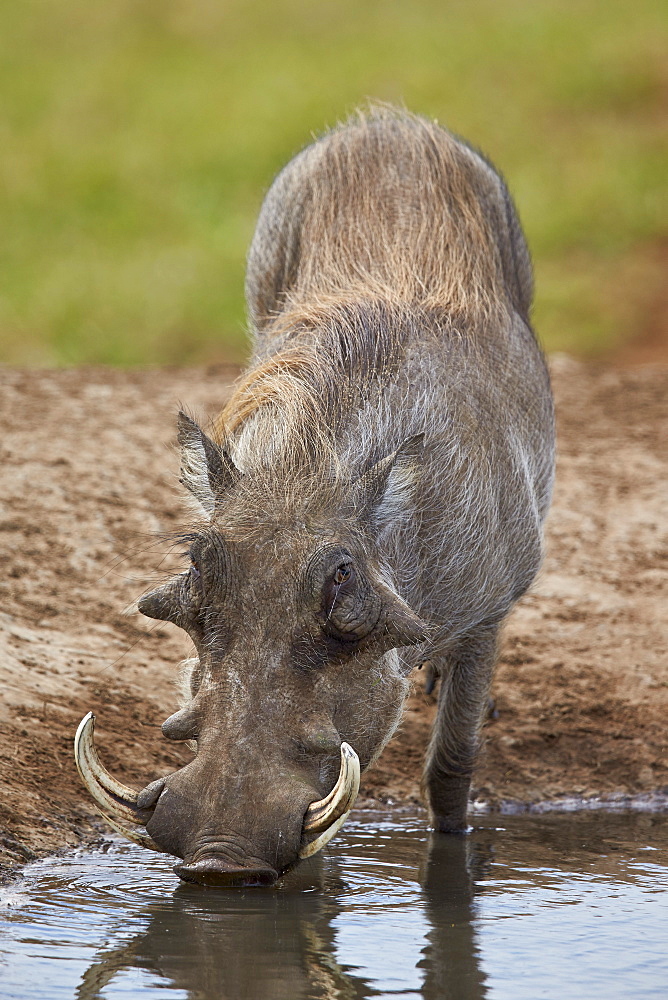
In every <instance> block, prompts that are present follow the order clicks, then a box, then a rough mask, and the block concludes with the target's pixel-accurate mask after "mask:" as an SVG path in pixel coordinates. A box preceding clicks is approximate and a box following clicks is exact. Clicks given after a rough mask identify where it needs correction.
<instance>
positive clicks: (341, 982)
mask: <svg viewBox="0 0 668 1000" xmlns="http://www.w3.org/2000/svg"><path fill="white" fill-rule="evenodd" d="M425 836H426V835H425ZM404 840H405V841H406V843H404V842H403V841H404ZM364 846H365V847H368V846H369V845H368V844H367V843H366V842H365V845H364ZM423 846H424V847H425V853H424V856H423V858H422V861H421V864H420V867H419V869H417V868H416V867H415V866H416V863H417V862H419V860H420V859H419V857H416V853H415V848H416V843H415V836H414V835H413V836H411V837H410V838H409V837H405V836H404V837H402V834H401V832H399V831H395V833H394V836H393V837H392V839H391V851H390V853H391V858H388V859H387V860H385V853H386V850H384V849H383V848H386V847H387V845H386V844H383V843H382V842H381V843H380V844H379V845H377V850H376V851H375V852H372V853H375V854H376V858H375V864H374V865H373V868H372V871H371V872H370V873H368V874H370V875H371V876H373V872H374V871H375V873H376V875H377V877H378V879H379V882H380V884H381V890H382V885H383V883H385V882H386V880H387V879H388V878H389V879H390V880H392V879H393V878H396V871H397V870H398V871H399V872H400V878H401V881H402V883H404V882H405V880H406V875H407V873H408V874H409V875H410V876H411V879H410V881H411V884H412V886H413V893H414V900H412V901H411V900H408V901H407V900H405V899H403V900H399V902H398V906H400V907H401V906H403V905H404V904H405V903H406V902H407V903H408V907H409V908H411V905H412V907H413V909H415V910H417V909H419V911H421V913H422V914H425V915H426V917H427V921H428V924H427V925H426V926H425V927H424V928H423V929H422V930H420V928H421V924H420V921H419V920H415V919H414V923H415V925H416V926H417V928H418V933H417V934H416V935H415V941H414V946H413V953H412V954H411V955H405V956H402V957H403V958H404V960H405V959H408V962H407V963H406V964H407V975H408V976H410V975H411V970H412V976H413V987H414V988H413V990H411V989H406V985H407V984H406V982H404V983H403V984H396V985H397V987H401V988H397V989H396V992H397V993H401V995H402V996H403V997H410V996H414V997H424V1000H449V998H453V1000H454V998H457V1000H483V998H484V997H485V996H486V989H485V975H484V973H483V972H482V970H481V968H480V961H479V959H480V953H479V947H478V944H477V942H476V932H475V929H474V918H475V904H474V896H475V885H476V879H479V878H480V877H481V875H482V874H483V873H484V869H485V864H486V861H487V860H488V858H489V857H490V852H491V847H490V845H489V844H487V843H486V842H485V841H484V840H483V841H482V842H481V840H480V838H470V837H443V836H438V835H431V836H429V837H428V839H427V840H426V844H423ZM407 851H410V864H411V865H412V866H413V867H412V870H408V872H407V869H409V868H410V866H409V865H408V864H407V863H406V862H407V861H408V860H409V859H408V858H407V857H406V852H407ZM361 891H362V890H360V889H359V887H356V886H354V885H350V884H349V882H347V881H346V879H345V877H344V874H343V869H342V866H341V864H340V862H339V861H338V859H337V858H336V857H329V858H328V859H327V861H326V862H325V864H324V865H323V863H322V862H321V861H320V862H315V861H314V862H312V863H311V865H310V866H309V867H308V868H303V869H300V870H299V872H298V873H295V874H293V876H292V877H291V879H289V880H288V882H287V883H286V885H284V887H283V888H282V889H280V890H278V891H277V890H245V891H244V890H241V891H240V890H235V891H234V892H232V891H228V892H220V891H206V890H202V889H201V888H196V887H192V886H180V887H179V888H177V889H176V890H175V891H174V893H173V896H172V898H171V900H169V901H164V902H160V903H156V904H153V905H150V906H148V907H147V908H146V909H145V910H144V911H142V913H141V917H142V923H144V922H145V929H144V930H143V931H142V932H141V933H138V934H136V935H135V936H134V937H133V938H132V939H131V940H129V941H127V942H126V943H124V944H123V945H121V946H118V947H111V948H108V949H105V950H102V951H100V952H98V954H97V956H96V960H95V961H94V962H93V964H92V965H91V966H90V967H89V969H88V970H87V971H86V973H85V975H84V976H83V979H82V981H81V983H80V985H79V988H78V991H77V994H76V996H77V1000H97V998H99V997H100V995H101V992H102V990H103V989H104V988H105V986H107V985H108V984H109V983H110V982H111V980H113V978H114V977H115V976H116V974H117V973H118V972H119V971H120V970H121V969H123V968H129V967H134V968H140V969H143V970H146V971H149V972H151V973H153V974H157V975H158V976H159V977H160V978H161V979H162V980H163V982H164V981H165V980H166V981H167V983H169V984H170V985H172V986H173V987H175V988H177V989H179V990H182V991H183V993H184V994H185V995H186V996H187V997H188V998H189V1000H208V998H216V1000H241V998H244V997H249V998H251V997H252V998H253V1000H265V998H266V1000H366V998H371V997H377V996H380V995H383V996H387V995H391V994H392V993H394V992H395V989H392V988H390V989H389V993H388V992H385V991H383V992H382V994H381V991H380V990H379V989H378V985H379V984H378V980H377V978H376V977H374V979H373V985H372V983H371V982H369V981H368V978H366V977H365V976H364V975H363V972H362V971H361V970H360V968H359V963H356V962H355V961H354V960H351V962H350V964H349V965H342V964H340V963H341V962H342V960H344V959H345V958H346V957H349V956H345V955H344V954H342V949H341V947H340V946H338V942H337V924H340V922H341V918H342V917H343V918H345V917H346V916H349V915H350V912H351V910H354V908H355V900H356V895H357V893H358V892H361ZM385 891H386V892H387V889H386V890H385ZM363 895H365V897H366V896H368V892H364V893H363ZM376 903H377V906H378V909H379V911H380V918H379V919H383V912H386V911H385V908H386V907H388V906H389V907H391V906H392V905H393V901H392V900H391V899H382V898H380V897H377V899H376ZM369 909H371V910H373V906H371V907H369V906H368V898H367V899H366V900H365V907H364V910H365V913H364V919H363V920H362V921H360V928H361V929H362V930H361V933H362V934H363V933H364V930H363V929H364V927H367V929H370V927H371V924H372V922H373V919H374V917H373V913H369V912H368V911H369ZM138 916H139V915H138ZM425 931H426V933H425ZM385 947H386V949H391V948H392V942H391V941H388V942H386V945H385ZM359 950H361V951H362V952H363V951H364V944H363V941H360V942H359V946H358V951H359ZM371 950H372V949H371ZM386 954H387V953H386ZM369 957H370V961H372V962H373V961H375V962H376V963H377V964H378V963H379V962H381V963H382V962H383V956H382V954H381V955H380V956H378V955H376V956H369ZM165 985H166V984H165Z"/></svg>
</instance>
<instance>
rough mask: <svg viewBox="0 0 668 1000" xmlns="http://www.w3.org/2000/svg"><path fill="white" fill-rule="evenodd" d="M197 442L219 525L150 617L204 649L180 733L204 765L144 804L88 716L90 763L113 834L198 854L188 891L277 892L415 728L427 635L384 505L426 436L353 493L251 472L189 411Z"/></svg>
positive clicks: (191, 856)
mask: <svg viewBox="0 0 668 1000" xmlns="http://www.w3.org/2000/svg"><path fill="white" fill-rule="evenodd" d="M179 440H180V443H181V446H182V452H183V464H182V478H183V481H184V483H185V484H186V486H187V487H188V488H189V489H190V491H191V492H192V493H193V494H194V496H195V497H196V499H197V500H198V501H199V503H200V505H201V506H202V507H203V509H204V511H205V513H206V515H207V519H206V521H205V522H204V523H203V525H202V526H201V527H199V528H198V529H196V530H194V531H193V532H192V533H191V534H189V535H188V536H185V537H186V538H187V541H188V544H189V555H190V564H189V566H188V568H187V569H186V570H185V572H183V573H181V574H180V575H179V576H177V577H176V578H175V579H173V580H172V581H170V582H169V583H167V584H166V585H165V586H162V587H160V588H159V589H157V590H154V591H152V592H151V593H149V594H147V595H146V596H145V597H143V598H142V599H141V600H140V602H139V609H140V611H141V612H142V613H143V614H145V615H148V616H149V617H150V618H156V619H160V620H164V621H170V622H173V623H174V624H175V625H178V626H179V627H180V628H183V629H184V630H185V631H186V632H187V633H188V635H189V636H190V637H191V639H192V641H193V643H194V645H195V647H196V651H197V660H196V665H195V666H194V668H193V669H192V674H191V678H190V700H189V701H188V703H187V704H186V705H185V707H184V708H182V709H181V710H180V711H179V712H177V713H176V714H175V715H172V716H171V717H170V718H169V719H167V721H166V722H165V723H164V724H163V727H162V729H163V733H164V735H165V736H166V737H168V738H169V739H173V740H192V741H195V743H196V746H197V755H196V757H195V758H194V760H193V761H192V762H191V763H189V764H187V765H186V766H185V767H183V768H181V769H180V770H178V771H176V772H175V773H173V774H171V775H169V776H168V777H167V778H161V779H159V780H158V781H155V782H153V783H152V784H150V785H148V787H147V788H145V789H144V790H143V791H142V792H140V793H139V795H137V793H136V792H132V790H131V789H128V788H126V787H125V786H123V785H120V784H119V783H118V782H116V781H115V779H113V778H112V777H111V775H109V774H108V773H107V772H106V771H105V770H104V768H102V766H101V765H100V762H99V760H98V758H97V754H96V752H95V749H94V746H93V741H92V723H93V720H92V717H87V718H86V719H85V720H84V721H83V722H82V725H81V726H80V729H79V734H78V737H77V759H78V764H79V768H80V771H81V774H82V777H83V778H84V781H85V782H86V784H87V786H88V788H89V790H90V791H91V793H92V794H93V796H94V797H95V798H96V800H97V802H98V805H99V806H100V808H101V811H102V812H103V814H104V815H105V816H106V817H107V818H108V819H109V821H110V822H111V823H112V825H114V826H115V827H116V828H117V829H118V830H120V831H121V832H122V833H124V834H125V835H126V836H128V837H130V839H132V840H135V841H137V842H139V843H142V844H144V845H145V846H148V847H152V848H154V849H158V850H161V851H166V852H169V853H171V854H174V855H176V856H177V857H179V858H182V859H183V862H182V864H181V865H180V866H178V867H177V869H176V871H177V872H178V874H179V875H180V876H181V877H182V878H183V879H186V880H188V881H197V882H202V883H207V884H222V885H257V884H271V883H273V882H274V881H275V880H276V879H277V878H278V876H279V875H280V874H281V873H282V872H284V871H286V870H287V869H289V868H290V867H291V866H292V865H294V864H295V863H296V862H297V860H298V858H300V857H307V856H308V855H310V854H313V853H315V852H316V851H317V850H319V849H320V847H322V846H323V845H324V844H325V843H326V842H327V841H328V840H329V839H330V837H331V836H333V835H334V833H335V832H336V831H337V830H338V828H339V827H340V825H341V824H342V822H343V820H344V819H345V816H346V815H347V813H348V811H349V810H350V808H351V806H352V803H353V801H354V799H355V796H356V794H357V790H358V787H359V773H360V767H361V768H362V769H363V768H365V767H367V766H368V764H369V763H370V762H371V761H372V760H373V759H374V758H375V757H376V756H377V754H378V753H379V752H380V750H381V749H382V747H383V746H384V744H385V743H386V742H387V740H388V738H389V737H390V735H391V734H392V732H393V731H394V729H395V727H396V724H397V721H398V717H399V713H400V710H401V706H402V703H403V700H404V696H405V691H406V680H405V674H406V672H407V669H408V668H407V665H406V664H405V663H404V662H403V661H402V659H401V658H400V656H399V654H398V653H397V652H396V650H397V648H398V647H402V646H410V645H414V644H417V643H420V642H423V641H424V640H425V639H426V637H427V628H426V626H425V624H424V623H423V622H422V621H421V620H420V619H419V618H418V617H417V616H416V615H415V614H414V613H413V612H412V611H411V609H410V608H409V607H408V605H407V604H406V603H405V602H404V601H403V600H402V599H401V597H399V595H398V594H397V593H396V591H395V590H394V588H393V585H392V581H391V577H390V574H389V573H388V571H387V568H386V567H385V566H384V565H383V561H382V558H381V556H380V546H379V544H378V532H379V527H378V525H379V518H381V517H382V510H383V505H384V504H385V505H387V504H388V503H389V504H391V503H392V502H395V503H396V493H397V490H398V489H400V488H407V487H406V484H407V482H408V480H409V479H410V476H408V475H407V470H408V469H409V468H410V467H412V465H413V464H414V458H415V451H416V449H419V448H420V447H421V442H420V441H419V440H415V439H414V440H412V441H409V442H408V443H407V444H406V446H404V447H403V448H400V449H399V450H398V451H397V452H395V453H393V454H392V455H389V456H387V457H385V458H383V459H381V460H380V461H378V462H376V463H375V464H373V465H372V466H371V468H369V469H367V470H366V471H365V472H362V473H361V474H359V475H358V476H357V478H356V479H352V480H351V481H348V482H347V483H345V484H344V485H343V486H342V484H341V482H339V481H337V477H335V476H334V477H330V478H331V482H330V483H329V485H328V484H327V482H326V480H324V479H322V477H321V479H320V481H319V485H318V488H317V489H315V488H311V489H307V488H306V487H305V486H304V482H303V481H302V482H301V483H296V482H295V481H292V482H286V481H281V482H278V481H276V476H275V475H273V476H272V474H270V472H269V471H268V470H267V472H266V474H264V475H262V474H260V473H259V472H257V470H254V471H253V472H249V473H248V474H243V473H242V472H240V471H239V469H237V467H236V466H235V465H234V463H233V461H232V459H231V458H230V456H229V455H228V453H227V452H226V451H225V449H224V448H222V447H219V446H218V445H216V444H214V443H213V441H211V440H210V439H209V438H208V437H207V436H206V435H204V433H203V432H202V431H201V430H200V429H199V427H198V426H197V425H196V424H195V423H194V422H193V421H191V420H190V419H189V418H188V417H186V416H185V415H183V414H181V415H180V418H179ZM402 484H403V486H402ZM311 485H312V486H313V484H311ZM390 494H392V495H390ZM305 498H306V499H305ZM144 829H145V831H146V832H144Z"/></svg>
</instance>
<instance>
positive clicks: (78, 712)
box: [0, 357, 668, 873]
mask: <svg viewBox="0 0 668 1000" xmlns="http://www.w3.org/2000/svg"><path fill="white" fill-rule="evenodd" d="M666 360H667V359H665V358H659V359H657V358H656V357H654V358H652V359H650V361H651V362H652V363H650V364H648V365H644V366H642V367H631V366H629V365H628V363H627V361H626V360H625V361H624V363H623V364H622V363H618V364H616V365H615V364H608V365H606V366H601V365H598V366H594V365H587V364H585V363H582V362H576V361H574V360H571V359H569V358H566V357H557V358H553V359H552V371H553V380H554V389H555V394H556V399H557V409H558V420H559V466H558V476H557V486H556V493H555V498H554V505H553V509H552V513H551V515H550V519H549V523H548V530H547V557H546V560H545V565H544V569H543V571H542V573H541V575H540V578H539V579H538V581H537V583H536V585H535V586H534V588H533V590H532V591H531V593H530V594H529V595H527V596H526V597H525V598H524V599H523V600H522V601H521V602H520V604H519V605H518V607H517V609H516V610H515V612H514V613H513V615H512V616H511V618H510V620H509V622H508V625H507V627H506V630H505V637H504V642H503V646H502V652H501V657H500V663H499V667H498V671H497V675H496V680H495V685H494V697H495V702H496V711H495V713H494V716H495V717H493V718H490V720H489V723H488V725H487V729H486V746H485V750H484V752H483V754H482V757H481V760H480V766H479V769H478V772H477V775H476V779H475V792H474V798H475V799H477V800H478V801H479V802H485V803H488V804H489V805H490V806H491V807H496V808H498V807H500V806H503V805H504V804H507V803H539V802H543V801H553V800H559V799H563V798H564V797H582V798H588V797H592V796H603V797H606V798H613V799H615V798H616V799H620V798H624V797H626V796H637V795H640V794H643V793H645V794H649V793H652V792H654V791H656V790H663V791H664V792H665V791H668V756H667V754H666V743H667V741H668V728H667V726H666V718H667V717H668V673H667V672H666V662H667V658H666V653H667V643H668V620H667V611H668V600H667V595H666V579H667V573H666V569H667V556H668V525H667V518H666V508H667V506H668V505H667V501H668V495H667V492H668V489H667V486H666V483H667V478H666V467H667V461H666V460H667V457H668V454H667V453H668V364H667V363H666ZM234 375H235V371H234V370H233V369H230V368H228V367H225V366H218V367H213V368H208V369H189V370H176V369H173V370H171V369H170V370H164V369H163V370H155V371H117V370H108V369H78V370H72V371H25V370H16V369H10V368H4V369H0V386H1V388H0V425H1V434H2V436H1V438H0V449H1V456H2V458H1V461H2V485H1V500H0V554H1V558H2V568H3V572H2V574H0V591H1V595H2V596H1V599H0V609H1V610H0V684H1V686H2V692H3V697H2V699H1V701H0V781H1V786H0V787H1V792H0V865H2V866H4V868H2V869H0V871H2V870H4V872H5V873H6V872H7V871H9V870H11V869H12V868H13V867H15V866H17V865H20V864H22V863H24V862H25V861H26V860H29V859H32V858H34V857H36V856H39V855H42V854H44V853H47V852H50V851H53V850H56V849H58V848H60V847H64V846H67V845H75V844H79V843H82V842H87V841H91V840H97V839H99V837H100V836H101V835H103V834H104V832H105V830H106V828H105V826H104V824H103V823H102V821H101V820H99V819H96V818H95V812H94V809H93V807H92V804H91V801H90V799H89V798H88V795H87V794H86V793H85V792H84V790H83V788H82V786H81V784H80V781H79V778H78V775H77V773H76V769H75V766H74V761H73V757H72V738H73V735H74V732H75V729H76V726H77V723H78V722H79V720H80V718H81V717H82V716H83V715H84V713H85V712H87V711H88V710H89V709H92V710H93V711H94V712H95V714H96V715H97V720H98V728H97V734H96V735H97V742H98V746H99V748H100V753H101V756H102V758H103V760H104V762H105V763H106V765H107V766H108V767H109V769H110V770H111V771H113V773H114V774H116V775H117V776H118V777H119V778H120V779H121V780H124V781H126V782H127V783H129V784H134V785H135V786H136V787H143V786H144V785H145V784H147V783H148V781H150V780H152V779H153V778H155V777H156V776H158V775H160V774H164V773H167V772H169V771H170V770H172V769H174V768H175V767H178V766H179V765H181V764H183V763H185V762H186V760H188V759H189V758H190V754H189V751H188V750H187V749H186V748H185V747H183V746H180V745H176V746H175V745H174V744H170V743H168V742H167V741H166V740H164V739H163V738H162V736H161V734H160V729H159V726H160V723H161V722H162V721H163V720H164V719H165V718H166V716H167V715H169V714H171V713H172V712H173V711H174V710H175V708H176V707H177V695H176V686H175V682H176V674H177V670H176V665H177V663H178V661H179V659H180V658H182V657H183V656H184V655H185V654H186V652H187V650H188V647H187V644H186V642H185V640H184V638H182V636H181V635H180V634H179V633H178V632H177V630H176V629H174V628H173V627H172V626H170V625H162V624H160V623H158V624H157V625H156V623H152V622H149V621H148V620H147V619H145V618H143V617H142V616H141V615H139V614H138V613H137V612H136V611H134V610H133V609H132V602H133V601H134V600H135V599H136V598H137V597H138V596H139V595H140V594H141V593H142V592H143V591H144V590H145V589H146V588H147V587H148V586H149V585H150V584H151V583H152V582H154V581H157V580H159V579H162V578H163V577H164V574H165V572H166V569H167V567H168V563H169V558H170V557H169V555H167V556H165V553H166V551H167V549H166V546H165V543H164V542H163V541H161V540H160V537H159V536H160V535H164V534H166V533H167V534H168V533H169V532H171V531H173V530H174V529H175V528H177V527H178V525H179V519H180V517H181V514H182V507H181V504H180V498H179V488H178V487H177V481H176V476H177V458H176V454H175V452H174V450H173V444H174V426H175V424H174V418H175V413H176V409H177V406H178V404H179V403H181V402H183V403H185V404H186V405H187V406H188V408H189V409H190V410H191V411H194V412H196V413H198V414H200V415H209V416H212V415H214V414H215V413H216V412H217V410H218V409H219V407H220V405H221V403H222V401H223V400H224V397H225V395H226V393H227V391H228V388H229V384H230V381H231V379H232V378H233V377H234ZM422 680H423V678H422V675H421V674H420V673H419V672H418V673H416V684H415V689H414V693H413V695H412V697H411V699H410V703H409V705H408V707H407V711H406V714H405V719H404V722H403V725H402V727H401V730H400V732H399V733H398V735H397V736H396V737H395V738H394V740H393V741H392V742H391V744H390V745H389V746H388V747H387V749H386V751H385V753H384V754H383V755H382V757H381V759H380V760H379V761H378V763H377V764H376V766H375V767H374V768H373V770H372V771H371V772H369V773H368V774H367V775H366V776H365V778H364V781H363V789H362V797H361V803H362V805H364V804H367V805H374V804H375V805H377V804H378V802H379V801H381V802H387V801H395V802H397V801H404V802H408V801H410V802H417V801H419V778H420V768H421V759H422V756H423V752H424V747H425V744H426V740H427V737H428V732H429V726H430V720H431V718H432V716H433V713H434V698H433V696H427V695H425V694H424V692H423V690H422Z"/></svg>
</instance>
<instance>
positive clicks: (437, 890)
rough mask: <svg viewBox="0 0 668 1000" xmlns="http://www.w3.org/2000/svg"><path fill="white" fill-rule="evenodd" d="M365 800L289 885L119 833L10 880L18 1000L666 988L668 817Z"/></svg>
mask: <svg viewBox="0 0 668 1000" xmlns="http://www.w3.org/2000/svg"><path fill="white" fill-rule="evenodd" d="M475 825H476V829H475V830H474V831H473V832H472V833H471V834H470V835H469V836H467V837H462V838H457V837H454V838H453V837H439V836H434V835H431V834H429V832H428V831H427V830H426V827H425V820H424V817H423V816H411V815H406V814H396V815H392V816H389V817H388V815H383V816H380V817H379V816H373V817H371V816H363V815H360V816H358V817H357V818H356V819H355V820H354V821H349V822H348V824H347V826H346V827H345V828H344V830H343V831H342V833H341V834H340V835H339V837H338V838H337V839H336V841H334V842H333V843H332V844H331V845H330V847H329V848H328V850H327V852H326V854H324V855H323V856H321V857H319V858H314V859H312V860H311V861H309V862H306V863H304V864H303V865H302V866H301V867H300V868H299V869H298V870H297V871H296V872H294V873H292V874H291V875H290V876H288V877H286V878H285V879H284V880H283V881H282V882H281V883H280V885H279V886H278V887H277V888H274V889H245V890H240V889H236V890H228V891H220V890H206V889H200V888H198V887H194V886H186V885H183V884H180V883H179V881H178V879H177V878H176V877H175V876H174V875H173V873H172V871H171V862H170V861H169V860H168V859H167V858H165V857H163V856H158V855H151V854H149V853H147V852H144V851H142V850H141V849H140V848H134V847H132V846H127V847H126V846H125V845H124V844H121V843H116V842H114V843H113V844H111V845H110V846H108V847H107V849H106V850H104V851H97V852H89V853H78V854H73V855H70V856H67V857H61V858H55V859H54V858H51V859H49V860H47V861H44V862H39V863H37V864H33V865H31V866H30V867H29V868H28V869H27V870H26V872H25V874H24V877H23V878H22V880H21V881H20V882H18V883H16V884H14V885H12V886H9V887H6V888H5V889H4V890H2V895H1V897H0V901H1V902H2V904H3V905H2V907H1V908H0V997H2V1000H58V998H73V997H75V998H78V1000H110V998H116V997H126V998H130V997H132V998H141V1000H158V998H161V1000H177V998H178V1000H265V998H266V1000H362V998H371V997H388V998H389V997H401V998H402V1000H418V998H423V1000H482V998H489V1000H497V998H509V1000H510V998H512V1000H523V998H526V1000H537V998H541V997H547V998H555V1000H556V998H559V1000H580V998H582V1000H585V998H586V1000H592V998H599V997H600V998H601V1000H603V998H605V1000H615V998H620V1000H621V998H624V1000H642V998H657V1000H658V998H662V1000H663V998H666V997H668V818H667V817H666V816H665V815H657V814H632V813H631V814H630V813H626V814H618V815H611V814H604V813H595V814H584V815H583V814H580V815H543V816H514V817H513V816H498V815H497V816H487V817H482V818H477V819H476V821H475Z"/></svg>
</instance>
